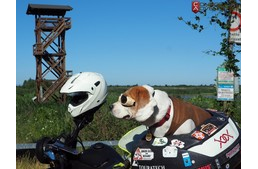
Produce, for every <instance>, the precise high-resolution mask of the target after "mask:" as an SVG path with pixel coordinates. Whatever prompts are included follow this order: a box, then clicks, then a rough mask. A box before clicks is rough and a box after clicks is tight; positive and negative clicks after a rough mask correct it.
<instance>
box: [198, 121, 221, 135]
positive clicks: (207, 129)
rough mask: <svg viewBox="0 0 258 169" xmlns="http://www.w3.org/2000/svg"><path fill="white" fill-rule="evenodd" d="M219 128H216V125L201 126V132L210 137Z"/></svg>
mask: <svg viewBox="0 0 258 169" xmlns="http://www.w3.org/2000/svg"><path fill="white" fill-rule="evenodd" d="M217 129H218V127H216V126H215V125H214V124H211V123H208V124H204V125H202V126H201V130H200V131H201V132H203V133H205V134H207V135H208V136H210V135H212V134H213V133H214V132H215V131H216V130H217Z"/></svg>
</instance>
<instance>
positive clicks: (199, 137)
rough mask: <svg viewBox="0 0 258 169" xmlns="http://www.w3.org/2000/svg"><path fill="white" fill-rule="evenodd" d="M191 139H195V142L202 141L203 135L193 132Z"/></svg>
mask: <svg viewBox="0 0 258 169" xmlns="http://www.w3.org/2000/svg"><path fill="white" fill-rule="evenodd" d="M192 137H194V138H196V139H197V140H202V139H204V138H205V135H204V134H203V133H202V132H200V131H194V132H193V134H192Z"/></svg>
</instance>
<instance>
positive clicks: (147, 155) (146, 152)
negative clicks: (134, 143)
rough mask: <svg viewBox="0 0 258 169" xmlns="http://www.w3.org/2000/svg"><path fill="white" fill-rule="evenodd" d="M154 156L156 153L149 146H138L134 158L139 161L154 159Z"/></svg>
mask: <svg viewBox="0 0 258 169" xmlns="http://www.w3.org/2000/svg"><path fill="white" fill-rule="evenodd" d="M153 158H154V153H153V151H152V150H151V149H149V148H139V147H138V148H137V149H136V151H135V153H134V156H133V160H134V161H139V160H152V159H153Z"/></svg>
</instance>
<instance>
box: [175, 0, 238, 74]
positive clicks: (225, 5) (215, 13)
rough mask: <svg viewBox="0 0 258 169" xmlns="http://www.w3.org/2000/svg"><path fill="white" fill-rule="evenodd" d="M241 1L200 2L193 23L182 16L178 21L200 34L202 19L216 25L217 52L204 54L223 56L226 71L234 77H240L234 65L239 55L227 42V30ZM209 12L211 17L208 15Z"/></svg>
mask: <svg viewBox="0 0 258 169" xmlns="http://www.w3.org/2000/svg"><path fill="white" fill-rule="evenodd" d="M240 4H241V0H226V1H224V2H213V0H209V2H208V3H206V2H201V4H200V6H201V8H200V11H199V13H197V14H195V17H194V21H187V20H185V19H184V18H183V17H182V16H180V17H178V20H180V21H183V22H184V23H185V24H186V25H187V26H189V27H191V28H192V29H193V30H196V31H198V32H202V31H203V30H204V25H203V24H201V18H202V17H206V18H207V17H208V19H209V24H210V25H214V24H215V25H218V26H219V27H220V28H221V29H222V33H221V38H222V39H221V42H220V46H221V47H220V49H219V51H214V50H209V51H206V52H205V53H207V54H211V55H213V56H216V55H220V56H225V57H226V59H225V60H224V63H223V65H224V66H225V68H226V69H227V70H228V71H233V72H234V75H235V76H240V75H239V74H238V71H239V70H240V69H239V67H238V66H237V65H236V64H237V63H238V62H239V60H238V59H236V54H237V53H241V50H240V49H233V46H234V44H232V43H230V42H229V29H230V25H231V20H230V19H231V18H230V17H231V13H232V11H233V10H234V9H236V8H237V7H239V6H240ZM209 12H211V15H210V14H209Z"/></svg>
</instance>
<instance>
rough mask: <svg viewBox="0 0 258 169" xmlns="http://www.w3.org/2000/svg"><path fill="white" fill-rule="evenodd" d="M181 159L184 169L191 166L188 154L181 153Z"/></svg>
mask: <svg viewBox="0 0 258 169" xmlns="http://www.w3.org/2000/svg"><path fill="white" fill-rule="evenodd" d="M182 157H183V161H184V165H185V167H190V166H192V162H191V158H190V155H189V154H188V153H183V154H182Z"/></svg>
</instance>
